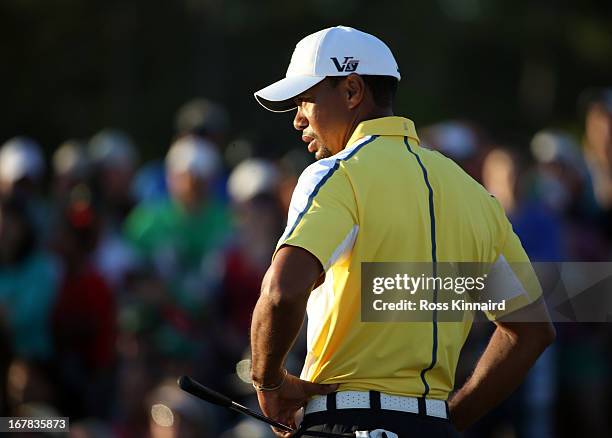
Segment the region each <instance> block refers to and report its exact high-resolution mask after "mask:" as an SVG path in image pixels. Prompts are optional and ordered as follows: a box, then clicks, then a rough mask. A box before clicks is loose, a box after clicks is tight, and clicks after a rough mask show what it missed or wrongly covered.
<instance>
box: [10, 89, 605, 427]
mask: <svg viewBox="0 0 612 438" xmlns="http://www.w3.org/2000/svg"><path fill="white" fill-rule="evenodd" d="M580 102H581V103H580V109H581V120H580V125H581V126H582V127H583V129H582V132H583V134H582V135H581V136H576V135H575V133H570V132H565V131H562V130H559V129H544V130H542V131H540V132H538V133H536V134H535V135H534V136H533V138H532V139H531V140H530V142H528V143H527V144H512V143H505V142H504V141H505V140H504V139H503V138H496V137H495V133H491V132H487V130H486V127H483V126H479V125H478V124H477V123H476V122H473V121H466V120H448V121H442V122H440V123H437V124H434V125H431V126H427V127H423V128H422V129H420V130H419V132H420V136H421V137H422V141H423V144H424V145H425V146H427V147H430V148H434V149H437V150H439V151H440V152H441V153H443V154H445V155H447V156H448V157H450V158H452V159H453V160H454V161H456V162H457V163H458V164H459V165H460V166H462V167H463V168H464V169H465V170H466V171H467V172H468V173H469V174H470V175H471V176H472V177H473V178H474V179H476V180H477V181H479V182H481V183H482V184H483V185H484V186H485V187H486V188H487V190H489V192H491V193H492V194H493V195H495V196H496V197H497V198H498V199H499V200H500V202H501V204H502V205H503V207H504V208H505V209H506V212H507V214H508V216H509V218H510V219H511V221H512V223H513V226H514V229H515V231H516V232H517V234H518V235H519V236H520V238H521V240H522V242H523V245H524V247H525V249H526V250H527V252H528V254H529V256H530V258H531V259H532V260H534V261H562V260H563V261H606V260H608V259H609V258H610V255H611V246H610V242H611V239H612V89H603V90H602V89H599V90H590V91H588V92H585V95H584V96H583V98H581V99H580ZM399 112H400V113H401V112H402V111H401V110H400V111H399ZM175 122H176V123H175V126H176V137H175V138H174V140H173V141H172V142H171V144H170V145H169V148H168V150H167V153H166V155H165V157H163V158H161V159H159V160H156V161H151V162H145V163H143V162H141V160H140V158H139V148H138V147H137V145H135V144H134V142H133V141H132V140H131V139H130V137H129V135H128V134H127V133H125V132H122V131H120V130H117V129H112V128H106V129H103V130H101V131H100V132H98V133H96V134H95V135H93V136H92V137H91V138H89V139H87V140H81V139H71V140H67V141H66V142H64V143H63V144H61V145H59V146H58V147H57V148H56V149H55V150H54V151H53V153H52V156H51V157H49V158H51V159H50V160H47V159H46V157H45V155H44V154H43V152H42V148H41V146H40V145H39V144H37V143H36V141H35V140H33V139H31V138H27V137H15V138H12V139H8V140H7V141H6V142H5V143H4V144H3V145H2V146H1V148H0V334H1V336H0V377H1V378H0V416H8V415H15V416H40V415H44V416H69V417H70V419H71V432H70V434H71V436H74V437H78V438H94V437H96V438H97V437H110V436H113V437H119V438H123V437H125V438H127V437H151V438H158V437H160V438H161V437H201V438H205V437H220V436H221V437H224V438H232V437H235V438H238V437H249V438H257V437H268V436H270V432H269V428H268V427H267V426H265V425H261V424H258V423H255V422H252V421H249V420H245V419H244V418H239V417H237V416H235V415H234V414H232V413H230V412H228V411H224V410H220V409H216V408H214V407H212V406H210V405H207V404H205V403H203V402H201V401H199V400H197V399H195V398H193V397H191V396H189V395H186V394H184V393H182V392H181V391H180V390H179V389H178V388H177V386H176V379H177V377H178V376H180V375H190V376H193V377H194V378H196V379H197V380H199V381H201V382H203V383H205V384H207V385H209V386H212V387H214V388H215V389H217V390H219V391H221V392H224V393H226V394H228V395H229V396H231V397H233V398H235V399H237V400H240V401H242V402H243V403H244V404H246V405H249V406H252V407H256V399H255V398H254V396H253V392H252V388H251V386H250V384H249V383H248V364H246V363H245V362H244V359H245V358H247V357H248V356H249V351H248V344H249V339H248V331H249V326H250V318H251V312H252V309H253V307H254V305H255V302H256V300H257V297H258V294H259V287H260V284H261V280H262V277H263V274H264V272H265V270H266V268H267V266H268V265H269V262H270V257H271V255H272V252H273V250H274V246H275V244H276V241H277V239H278V237H279V236H280V234H281V233H282V230H283V227H284V222H285V217H286V212H287V209H288V205H289V201H290V197H291V193H292V191H293V188H294V186H295V184H296V182H297V178H298V177H299V175H300V173H301V172H302V170H303V169H304V168H305V167H306V166H307V165H308V164H309V163H310V162H311V160H312V158H311V157H310V156H309V155H308V154H307V152H306V151H305V148H301V149H294V150H290V151H289V152H287V153H285V154H284V155H283V156H282V157H281V158H278V159H264V158H261V157H258V156H257V151H256V150H255V148H254V147H253V146H252V145H250V144H249V143H248V142H245V141H233V142H229V141H228V137H229V132H231V129H230V128H231V124H230V120H229V118H228V115H227V112H226V110H225V109H224V108H223V107H222V106H220V105H218V104H215V103H213V102H210V101H208V100H205V99H196V100H193V101H190V102H188V103H186V104H185V105H184V106H183V107H181V108H180V109H179V110H178V112H177V115H176V121H175ZM557 329H558V333H559V336H558V341H557V342H556V344H555V345H554V346H553V347H552V348H550V349H549V350H548V351H547V353H546V354H545V355H544V356H543V357H542V358H541V359H540V360H539V362H538V364H537V365H536V367H535V368H534V370H533V371H532V372H531V374H530V375H529V378H528V379H527V381H526V383H525V384H524V385H523V386H522V387H521V389H520V390H519V391H517V393H516V394H515V395H514V396H513V397H512V398H511V399H510V400H509V401H508V402H506V403H504V405H503V406H502V407H501V408H500V409H498V410H496V411H495V413H493V414H491V415H489V416H488V417H487V418H485V419H484V420H483V421H482V422H481V423H480V424H479V425H478V426H477V427H475V428H473V429H472V430H470V431H468V432H467V433H466V436H469V437H497V436H499V437H502V436H503V437H512V436H515V437H541V438H542V437H555V436H558V437H565V436H568V437H569V436H574V435H576V434H578V433H584V434H586V435H587V436H593V437H600V436H601V437H603V436H610V435H611V434H612V427H611V425H610V420H609V415H608V413H609V412H611V410H612V400H611V396H610V395H611V393H612V382H611V376H612V374H611V370H612V367H611V364H612V357H611V353H610V352H611V351H612V348H611V347H612V331H611V330H610V329H609V328H608V327H606V326H605V325H603V324H559V325H558V327H557ZM490 331H491V325H484V324H483V325H479V324H476V325H475V327H474V330H473V333H472V336H471V338H470V341H469V343H468V345H467V346H466V348H465V351H464V356H463V359H462V362H461V366H460V369H459V371H458V381H457V383H458V384H460V382H461V380H462V379H465V377H466V376H467V373H468V372H469V370H470V369H471V367H473V362H474V360H475V359H476V358H477V356H478V354H479V353H480V352H481V351H482V348H483V347H484V345H485V344H486V341H487V338H488V336H489V334H490ZM303 348H304V347H303V343H298V346H297V347H296V348H295V351H294V353H293V356H292V357H290V359H289V368H290V370H291V371H293V372H295V373H299V368H300V361H301V360H302V358H303ZM237 364H238V365H237Z"/></svg>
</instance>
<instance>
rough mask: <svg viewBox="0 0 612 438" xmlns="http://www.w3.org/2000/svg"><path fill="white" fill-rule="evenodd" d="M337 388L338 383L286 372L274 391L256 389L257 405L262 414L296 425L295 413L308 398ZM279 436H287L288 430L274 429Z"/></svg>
mask: <svg viewBox="0 0 612 438" xmlns="http://www.w3.org/2000/svg"><path fill="white" fill-rule="evenodd" d="M336 389H338V385H321V384H319V383H312V382H308V381H306V380H301V379H299V378H297V377H296V376H292V375H291V374H287V377H285V381H284V382H283V384H282V385H281V387H280V388H279V389H277V390H276V391H257V398H258V399H259V406H261V410H262V411H263V413H264V415H267V416H268V417H270V418H272V419H273V420H276V421H278V422H280V423H283V424H286V425H287V426H290V427H293V428H294V429H295V428H296V427H297V424H296V421H295V415H296V413H297V411H298V410H299V409H300V408H302V407H304V406H305V405H306V402H307V401H308V399H310V398H311V397H313V396H315V395H326V394H329V393H330V392H334V391H335V390H336ZM273 430H274V433H275V434H276V435H277V436H279V437H283V438H285V437H289V436H291V434H290V433H289V432H282V431H279V430H278V429H274V428H273Z"/></svg>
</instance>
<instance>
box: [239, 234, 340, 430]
mask: <svg viewBox="0 0 612 438" xmlns="http://www.w3.org/2000/svg"><path fill="white" fill-rule="evenodd" d="M322 275H323V270H322V268H321V264H320V263H319V261H318V260H317V258H316V257H315V256H313V255H312V254H311V253H309V252H308V251H306V250H304V249H302V248H299V247H294V246H284V247H282V248H281V249H280V250H279V251H278V252H277V254H276V257H274V261H273V262H272V265H271V266H270V268H269V269H268V272H267V273H266V275H265V277H264V280H263V283H262V287H261V295H260V297H259V300H258V301H257V304H256V306H255V310H254V312H253V321H252V324H251V354H252V370H251V377H252V379H253V382H254V383H255V384H257V385H264V386H268V387H270V386H271V387H274V386H277V385H279V384H280V383H282V385H281V386H280V388H278V389H277V390H275V391H258V393H257V396H258V399H259V404H260V406H261V408H262V411H263V412H264V414H266V415H268V416H270V417H272V418H274V419H275V420H277V421H280V422H282V423H285V424H288V425H290V426H293V425H294V421H293V420H294V414H295V412H296V411H297V410H298V409H299V408H300V407H302V406H303V405H304V403H305V402H306V401H307V400H308V398H309V397H311V396H313V395H316V394H327V393H328V392H331V391H333V390H335V389H336V385H319V384H316V383H311V382H306V381H304V380H300V379H298V378H297V377H295V376H291V375H288V376H287V377H286V378H285V379H283V375H284V371H283V364H284V362H285V358H286V356H287V353H288V352H289V350H290V349H291V347H292V345H293V343H294V341H295V338H296V337H297V335H298V333H299V331H300V328H301V326H302V323H303V321H304V315H305V313H306V303H307V301H308V296H309V295H310V292H311V291H312V289H313V287H314V286H315V285H318V283H319V282H320V280H321V279H322ZM278 435H279V436H284V435H283V434H280V433H279V434H278Z"/></svg>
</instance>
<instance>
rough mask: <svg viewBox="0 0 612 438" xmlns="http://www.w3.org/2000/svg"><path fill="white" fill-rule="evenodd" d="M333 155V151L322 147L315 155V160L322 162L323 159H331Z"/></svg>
mask: <svg viewBox="0 0 612 438" xmlns="http://www.w3.org/2000/svg"><path fill="white" fill-rule="evenodd" d="M332 155H333V154H332V153H331V151H330V150H329V149H327V148H326V147H321V148H319V150H318V151H317V152H316V153H315V159H316V160H317V161H318V160H322V159H323V158H329V157H331V156H332Z"/></svg>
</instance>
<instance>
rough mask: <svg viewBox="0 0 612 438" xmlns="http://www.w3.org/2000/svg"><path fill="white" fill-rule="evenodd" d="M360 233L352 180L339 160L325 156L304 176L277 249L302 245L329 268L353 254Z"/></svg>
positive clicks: (306, 171)
mask: <svg viewBox="0 0 612 438" xmlns="http://www.w3.org/2000/svg"><path fill="white" fill-rule="evenodd" d="M358 232H359V226H358V224H357V207H356V201H355V195H354V192H353V188H352V186H351V184H350V181H349V179H348V177H347V175H346V174H345V172H344V170H343V168H342V167H341V166H340V164H339V163H338V162H337V161H335V160H327V159H324V160H320V161H319V162H317V163H314V164H312V165H311V166H309V167H308V168H307V169H306V170H305V171H304V173H302V175H301V176H300V178H299V180H298V183H297V186H296V188H295V190H294V192H293V196H292V198H291V204H290V207H289V214H288V220H287V228H286V229H285V232H284V233H283V235H282V236H281V238H280V240H279V241H278V244H277V245H276V251H278V249H279V248H280V247H281V246H283V245H292V246H298V247H300V248H303V249H305V250H307V251H308V252H310V253H311V254H313V255H314V256H315V257H316V258H317V259H318V260H319V262H320V263H321V266H322V267H323V269H324V270H325V271H327V270H328V269H329V268H330V267H331V266H332V265H333V264H334V263H336V262H338V261H339V260H341V259H343V258H344V257H345V256H346V255H347V254H348V253H350V250H351V249H352V247H353V245H354V243H355V239H356V238H357V234H358ZM276 251H275V255H276Z"/></svg>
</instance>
